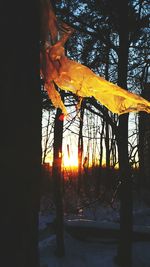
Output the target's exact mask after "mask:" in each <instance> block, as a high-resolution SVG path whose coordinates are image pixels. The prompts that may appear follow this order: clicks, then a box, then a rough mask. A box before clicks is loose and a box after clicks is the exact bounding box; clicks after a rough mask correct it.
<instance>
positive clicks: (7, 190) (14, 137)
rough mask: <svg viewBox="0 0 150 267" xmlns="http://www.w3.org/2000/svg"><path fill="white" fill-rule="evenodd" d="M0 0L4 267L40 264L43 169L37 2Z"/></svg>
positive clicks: (0, 203) (0, 201) (0, 159)
mask: <svg viewBox="0 0 150 267" xmlns="http://www.w3.org/2000/svg"><path fill="white" fill-rule="evenodd" d="M2 2H3V3H2V4H3V5H2V6H1V7H0V11H1V14H0V28H1V44H0V45H1V48H0V58H1V63H0V64H1V73H0V76H1V77H0V101H1V104H0V121H1V131H0V135H1V136H0V150H1V153H0V165H1V168H0V174H1V178H0V179H1V186H0V188H1V192H0V197H1V199H0V205H1V209H0V210H1V221H0V224H1V226H0V236H1V244H2V249H1V259H0V262H1V265H2V266H3V267H8V266H15V267H37V266H39V257H38V255H39V253H38V211H39V180H40V172H41V96H40V75H39V3H38V1H32V3H30V5H28V1H27V2H22V1H15V2H9V3H8V2H7V1H2ZM8 4H9V6H8ZM16 4H17V5H16ZM16 6H17V8H16Z"/></svg>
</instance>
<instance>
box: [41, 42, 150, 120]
mask: <svg viewBox="0 0 150 267" xmlns="http://www.w3.org/2000/svg"><path fill="white" fill-rule="evenodd" d="M46 53H47V56H45V69H46V71H44V68H42V70H41V72H42V75H43V77H44V80H45V88H46V89H47V88H48V94H49V97H50V98H51V100H52V102H53V104H54V106H55V107H59V108H61V109H62V112H63V113H64V114H66V109H65V107H64V105H63V103H62V101H61V99H60V98H59V97H58V96H57V97H56V92H57V91H56V90H55V91H56V92H55V91H54V86H53V89H52V87H51V86H52V85H51V82H52V81H54V82H55V84H56V85H57V86H58V87H59V88H61V89H62V90H67V91H70V92H72V93H74V94H76V95H78V96H80V97H91V96H93V97H95V99H96V100H98V101H99V102H100V103H101V104H102V105H104V106H105V107H107V108H108V109H109V110H110V111H112V112H113V113H117V114H119V115H120V114H123V113H127V112H138V111H145V112H148V113H150V102H149V101H147V100H145V99H144V98H142V97H140V96H139V95H136V94H133V93H130V92H128V91H126V90H124V89H122V88H121V87H119V86H117V85H115V84H113V83H111V82H108V81H107V80H105V79H104V78H102V77H99V76H97V75H96V74H95V73H94V72H92V71H91V70H90V69H89V68H88V67H86V66H84V65H82V64H80V63H78V62H75V61H72V60H69V59H68V58H67V57H66V56H65V54H64V48H63V47H62V46H61V43H60V42H58V43H57V44H56V45H54V46H52V47H50V48H49V49H48V50H47V51H46ZM54 92H55V93H54ZM51 94H52V95H51Z"/></svg>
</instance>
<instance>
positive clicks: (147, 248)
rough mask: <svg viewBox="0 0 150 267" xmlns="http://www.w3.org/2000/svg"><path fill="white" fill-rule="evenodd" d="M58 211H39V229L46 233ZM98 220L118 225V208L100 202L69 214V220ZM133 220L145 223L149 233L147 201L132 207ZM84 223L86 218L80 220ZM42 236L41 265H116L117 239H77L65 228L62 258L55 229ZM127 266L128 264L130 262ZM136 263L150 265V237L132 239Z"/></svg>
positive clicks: (134, 266)
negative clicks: (80, 211)
mask: <svg viewBox="0 0 150 267" xmlns="http://www.w3.org/2000/svg"><path fill="white" fill-rule="evenodd" d="M54 218H55V214H54V211H53V212H50V211H49V212H47V213H45V214H43V213H40V214H39V220H40V223H39V230H40V232H41V233H42V232H43V233H44V231H47V229H48V227H49V226H50V224H51V222H52V221H53V220H54ZM81 218H82V219H85V220H87V219H88V220H93V219H94V220H95V223H96V225H102V223H103V224H105V223H106V225H107V224H110V225H112V226H113V225H115V224H116V225H117V224H118V222H119V214H118V211H115V210H113V209H112V208H110V207H105V206H101V207H99V208H97V209H94V210H92V208H89V209H87V210H86V212H85V214H82V215H80V216H77V215H70V216H66V220H67V221H68V220H73V221H75V220H76V221H77V220H78V223H80V220H81ZM133 220H134V224H136V226H137V227H139V226H141V227H145V229H146V230H148V232H149V233H150V208H149V207H147V206H145V204H143V203H142V204H140V205H136V206H135V207H134V210H133ZM81 221H82V224H83V223H84V220H81ZM43 236H44V237H41V238H40V240H39V251H40V264H41V265H40V266H41V267H117V265H116V264H115V263H114V257H115V256H116V254H117V240H113V239H108V238H107V239H106V240H105V239H96V240H94V239H93V240H90V239H89V240H86V241H85V240H78V239H77V238H74V237H72V236H71V235H69V234H68V233H67V232H65V251H66V255H65V257H63V258H57V257H56V255H55V250H56V236H55V234H54V233H52V232H51V233H50V234H49V233H48V232H46V235H43ZM127 267H128V266H127ZM133 267H150V241H147V242H145V241H138V242H133Z"/></svg>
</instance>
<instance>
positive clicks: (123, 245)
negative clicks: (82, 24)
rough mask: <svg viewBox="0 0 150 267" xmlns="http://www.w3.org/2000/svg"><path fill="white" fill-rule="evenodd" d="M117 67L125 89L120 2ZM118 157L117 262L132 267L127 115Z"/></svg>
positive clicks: (124, 5)
mask: <svg viewBox="0 0 150 267" xmlns="http://www.w3.org/2000/svg"><path fill="white" fill-rule="evenodd" d="M119 22H120V25H119V38H120V44H119V66H118V83H119V85H120V86H121V87H123V88H127V67H128V40H129V39H128V1H127V0H126V1H123V2H120V8H119ZM118 156H119V168H120V178H121V180H122V185H121V190H120V204H121V207H120V241H119V247H118V260H119V263H120V265H121V266H126V267H130V266H131V265H132V183H131V175H130V166H129V158H128V114H124V115H121V116H120V118H119V132H118Z"/></svg>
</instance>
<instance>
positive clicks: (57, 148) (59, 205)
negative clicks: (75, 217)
mask: <svg viewBox="0 0 150 267" xmlns="http://www.w3.org/2000/svg"><path fill="white" fill-rule="evenodd" d="M61 115H62V113H61V110H60V109H57V112H56V117H55V125H54V147H53V149H54V153H53V155H54V159H53V181H54V201H55V206H56V225H55V226H56V242H57V249H56V254H57V256H60V257H61V256H64V253H65V248H64V215H63V200H62V190H63V178H62V172H61V165H62V138H63V120H61V119H60V118H61V117H60V116H61Z"/></svg>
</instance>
